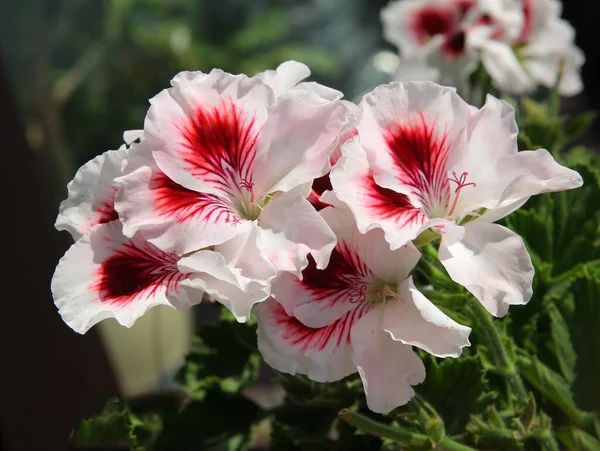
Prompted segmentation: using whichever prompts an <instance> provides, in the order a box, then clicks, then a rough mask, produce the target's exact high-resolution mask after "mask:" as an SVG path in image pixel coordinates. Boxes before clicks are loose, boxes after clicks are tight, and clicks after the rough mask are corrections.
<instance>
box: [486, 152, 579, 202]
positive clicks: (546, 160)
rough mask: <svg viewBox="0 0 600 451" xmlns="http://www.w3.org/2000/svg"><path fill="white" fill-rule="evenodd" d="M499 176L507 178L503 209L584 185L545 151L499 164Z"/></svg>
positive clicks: (575, 173) (503, 159)
mask: <svg viewBox="0 0 600 451" xmlns="http://www.w3.org/2000/svg"><path fill="white" fill-rule="evenodd" d="M496 170H497V171H498V173H499V174H504V177H505V179H506V180H507V181H508V183H506V185H505V188H504V191H503V193H502V197H501V199H500V202H501V205H505V204H507V203H511V202H514V201H517V200H521V199H523V198H526V197H529V196H532V195H535V194H541V193H551V192H556V191H564V190H569V189H574V188H578V187H580V186H581V185H583V179H582V178H581V176H580V175H579V174H578V173H577V172H575V171H573V170H572V169H569V168H567V167H564V166H561V165H560V164H558V163H557V162H556V160H554V157H552V155H551V154H550V152H548V151H547V150H544V149H539V150H528V151H522V152H519V153H518V154H516V155H513V156H510V157H505V158H502V159H500V160H499V161H498V164H497V169H496Z"/></svg>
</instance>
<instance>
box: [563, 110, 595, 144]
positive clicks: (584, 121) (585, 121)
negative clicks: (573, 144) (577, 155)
mask: <svg viewBox="0 0 600 451" xmlns="http://www.w3.org/2000/svg"><path fill="white" fill-rule="evenodd" d="M597 116H598V114H597V113H596V112H595V111H587V112H585V113H581V114H578V115H577V116H575V117H574V118H573V119H571V120H570V121H569V122H568V123H567V126H566V128H565V134H566V138H567V139H568V140H569V141H573V140H575V139H577V138H579V136H581V135H582V134H583V133H584V132H585V131H586V130H587V129H588V128H590V126H591V125H592V123H593V122H594V121H595V120H596V117H597Z"/></svg>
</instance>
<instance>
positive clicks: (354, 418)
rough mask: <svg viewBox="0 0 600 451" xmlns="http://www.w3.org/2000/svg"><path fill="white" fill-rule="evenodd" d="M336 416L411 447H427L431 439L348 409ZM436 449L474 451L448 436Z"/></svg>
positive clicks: (357, 427) (362, 428)
mask: <svg viewBox="0 0 600 451" xmlns="http://www.w3.org/2000/svg"><path fill="white" fill-rule="evenodd" d="M338 416H339V417H340V418H341V419H342V420H344V421H345V422H346V423H348V424H350V425H351V426H354V427H355V428H356V429H360V430H361V431H363V432H367V433H369V434H372V435H376V436H378V437H382V438H387V439H390V440H393V441H395V442H399V443H402V444H404V445H407V446H410V447H411V448H413V447H414V448H424V449H429V448H430V447H431V441H430V440H429V437H427V436H426V435H425V434H419V433H415V432H412V431H409V430H408V429H405V428H402V427H400V426H390V425H387V424H382V423H378V422H377V421H373V420H371V419H370V418H367V417H365V416H363V415H361V414H359V413H356V412H351V411H350V410H348V409H342V410H340V412H339V413H338ZM437 449H439V450H440V451H441V450H447V451H476V450H475V449H473V448H471V447H469V446H466V445H461V444H460V443H457V442H455V441H454V440H452V439H450V438H448V437H444V438H443V439H442V440H441V441H440V443H439V445H438V448H437Z"/></svg>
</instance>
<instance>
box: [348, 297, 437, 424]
mask: <svg viewBox="0 0 600 451" xmlns="http://www.w3.org/2000/svg"><path fill="white" fill-rule="evenodd" d="M382 314H383V309H382V308H373V309H371V311H370V312H369V313H368V314H366V315H365V316H363V317H362V318H361V319H360V320H359V321H357V322H356V324H355V325H354V327H353V328H352V333H351V340H352V347H353V349H354V352H353V353H352V360H353V362H354V363H355V364H356V366H357V367H358V372H359V374H360V378H361V379H362V383H363V387H364V390H365V395H366V397H367V405H368V406H369V409H371V410H372V411H373V412H377V413H384V414H385V413H389V412H390V411H392V410H393V409H395V408H396V407H398V406H401V405H404V404H406V403H407V402H408V401H410V400H411V399H412V398H413V396H414V395H415V391H414V389H413V388H412V386H413V385H417V384H420V383H421V382H423V381H424V380H425V366H424V365H423V362H422V361H421V359H419V357H418V356H417V355H416V354H415V353H414V352H413V350H412V346H409V345H405V344H404V343H402V342H400V341H394V339H393V338H392V336H391V335H390V334H389V333H388V332H386V331H384V330H382V329H381V321H382Z"/></svg>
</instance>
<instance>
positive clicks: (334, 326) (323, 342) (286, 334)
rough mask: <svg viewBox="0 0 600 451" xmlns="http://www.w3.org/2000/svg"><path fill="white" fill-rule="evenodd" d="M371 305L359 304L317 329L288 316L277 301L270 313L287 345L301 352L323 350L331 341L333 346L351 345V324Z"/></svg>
mask: <svg viewBox="0 0 600 451" xmlns="http://www.w3.org/2000/svg"><path fill="white" fill-rule="evenodd" d="M372 306H373V304H366V303H365V304H361V305H360V306H359V307H358V308H356V309H354V310H351V311H349V312H348V313H346V314H345V315H344V316H342V317H341V318H339V319H337V320H335V321H334V322H332V323H331V324H329V325H328V326H325V327H320V328H317V329H313V328H311V327H307V326H305V325H304V324H302V323H301V322H300V321H298V320H297V319H296V318H294V317H293V316H289V315H288V314H287V313H286V311H285V309H284V308H283V307H282V306H281V305H280V304H279V303H277V305H276V306H274V308H273V312H272V315H273V320H274V323H275V327H277V328H278V329H280V330H281V331H282V338H283V339H284V340H285V341H286V342H287V343H288V344H289V346H292V347H296V348H300V351H301V352H307V351H323V350H324V349H325V348H326V347H327V346H328V345H329V344H330V343H331V342H332V341H334V342H335V346H334V348H338V347H340V346H349V345H351V344H352V343H351V332H352V326H353V325H354V324H355V323H356V322H357V321H358V320H359V319H360V318H362V317H363V316H364V315H365V314H366V313H367V312H368V311H369V310H370V308H371V307H372Z"/></svg>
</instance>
